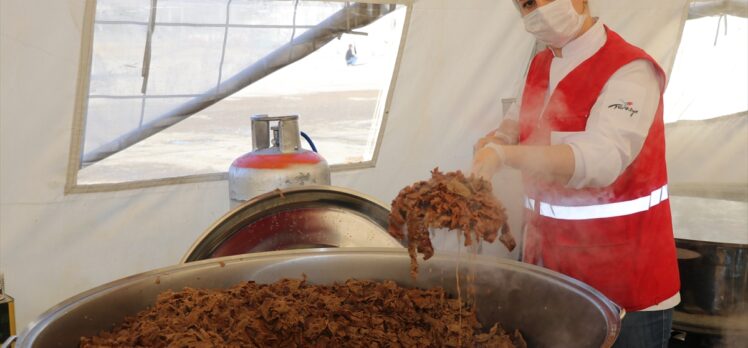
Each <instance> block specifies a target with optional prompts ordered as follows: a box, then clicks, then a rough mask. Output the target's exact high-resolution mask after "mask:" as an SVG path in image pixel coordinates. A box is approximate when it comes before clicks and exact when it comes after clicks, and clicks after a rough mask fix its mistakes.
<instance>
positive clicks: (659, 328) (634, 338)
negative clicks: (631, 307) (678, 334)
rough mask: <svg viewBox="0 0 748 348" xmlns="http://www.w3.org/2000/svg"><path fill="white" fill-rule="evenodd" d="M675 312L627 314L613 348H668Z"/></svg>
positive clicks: (670, 310)
mask: <svg viewBox="0 0 748 348" xmlns="http://www.w3.org/2000/svg"><path fill="white" fill-rule="evenodd" d="M672 326H673V310H672V309H668V310H664V311H647V312H632V313H626V316H625V317H623V322H622V323H621V334H620V335H619V336H618V339H617V340H616V343H615V344H613V348H666V347H667V346H668V341H669V340H670V329H671V328H672Z"/></svg>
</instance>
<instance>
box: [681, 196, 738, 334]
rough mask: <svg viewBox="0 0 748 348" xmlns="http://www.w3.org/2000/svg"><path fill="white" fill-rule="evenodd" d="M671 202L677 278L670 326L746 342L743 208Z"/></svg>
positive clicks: (708, 201) (704, 201) (692, 200)
mask: <svg viewBox="0 0 748 348" xmlns="http://www.w3.org/2000/svg"><path fill="white" fill-rule="evenodd" d="M671 199H672V205H673V223H674V231H675V237H676V239H675V244H676V246H677V248H678V267H679V269H680V277H681V303H680V304H679V305H678V306H677V307H676V308H675V313H674V314H673V328H674V329H676V330H681V331H685V332H689V333H696V334H706V335H713V336H723V337H744V339H745V340H748V230H747V229H746V226H748V221H747V217H748V204H746V202H745V201H742V200H728V199H715V198H711V197H690V196H688V197H687V196H671Z"/></svg>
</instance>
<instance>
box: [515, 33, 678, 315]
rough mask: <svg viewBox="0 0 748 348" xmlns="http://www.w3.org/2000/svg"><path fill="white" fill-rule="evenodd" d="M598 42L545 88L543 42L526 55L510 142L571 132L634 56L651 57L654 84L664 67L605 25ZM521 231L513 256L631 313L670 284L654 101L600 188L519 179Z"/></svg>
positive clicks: (670, 251)
mask: <svg viewBox="0 0 748 348" xmlns="http://www.w3.org/2000/svg"><path fill="white" fill-rule="evenodd" d="M605 29H606V32H607V41H606V43H605V45H604V46H603V47H602V48H601V49H600V50H599V51H598V52H597V53H595V54H594V55H593V56H592V57H590V58H589V59H587V60H586V61H585V62H583V63H582V64H580V65H579V66H578V67H576V68H575V69H574V70H573V71H572V72H570V73H569V74H568V75H567V76H566V77H565V78H564V79H563V80H561V81H560V82H559V84H558V86H557V87H556V89H555V90H554V92H553V94H552V95H551V96H550V98H549V101H548V105H547V107H546V108H545V111H543V113H542V115H541V110H543V103H544V100H545V95H546V93H547V91H548V79H549V75H550V67H551V60H552V59H553V54H552V52H551V51H550V50H545V51H543V52H540V53H539V54H538V55H537V56H535V58H534V59H533V61H532V64H531V65H530V70H529V72H528V76H527V82H526V85H525V90H524V94H523V98H522V108H521V110H520V119H519V123H520V143H521V144H527V145H549V144H550V139H551V132H553V131H558V132H581V131H584V130H585V127H586V124H587V117H588V116H589V114H590V110H591V109H592V106H593V105H594V103H595V102H596V101H597V98H598V96H599V95H600V92H601V91H602V88H603V86H604V85H605V83H606V82H607V81H608V80H609V79H610V77H611V75H613V74H614V73H615V72H616V71H617V70H618V69H620V68H621V67H623V66H624V65H626V64H628V63H630V62H632V61H634V60H637V59H644V60H647V61H649V62H651V63H652V64H653V65H654V66H655V67H656V70H657V73H658V74H659V77H660V81H661V82H662V83H661V89H662V90H663V91H664V81H665V74H664V72H663V71H662V69H661V68H660V67H659V66H658V65H657V63H656V62H655V61H654V60H653V59H652V58H651V57H650V56H649V55H647V54H646V53H645V52H644V51H643V50H641V49H639V48H637V47H634V46H632V45H631V44H629V43H627V42H626V41H624V40H623V39H622V38H621V37H620V36H619V35H618V34H616V33H615V32H613V31H611V30H609V29H608V28H605ZM525 191H526V194H527V198H526V200H525V203H526V207H527V208H528V209H526V210H525V211H526V215H527V216H526V221H527V223H528V225H527V233H526V235H525V247H524V250H523V259H524V260H525V261H526V262H531V263H535V264H539V263H541V262H542V265H543V266H544V267H547V268H550V269H552V270H555V271H558V272H561V273H564V274H566V275H569V276H571V277H573V278H576V279H579V280H581V281H583V282H585V283H587V284H589V285H591V286H592V287H594V288H596V289H597V290H599V291H600V292H602V293H603V294H605V295H606V296H607V297H608V298H610V299H611V300H613V301H614V302H616V303H617V304H619V305H620V306H622V307H623V308H625V309H626V310H627V311H636V310H640V309H644V308H647V307H649V306H652V305H655V304H657V303H659V302H662V301H663V300H666V299H668V298H670V297H671V296H673V295H675V294H676V292H677V291H678V290H679V288H680V281H679V279H678V264H677V259H676V254H675V241H674V238H673V227H672V221H671V217H670V201H669V200H668V194H667V170H666V167H665V133H664V123H663V118H662V95H660V104H659V107H658V109H657V113H656V115H655V118H654V122H653V124H652V126H651V128H650V130H649V134H648V135H647V138H646V140H645V141H644V146H643V147H642V150H641V152H640V153H639V155H638V156H637V157H636V158H635V159H634V161H633V162H632V163H631V165H629V166H628V167H627V168H626V169H625V170H624V171H623V173H622V174H621V175H620V176H619V177H618V178H617V179H616V180H615V182H613V183H612V184H611V185H610V186H607V187H603V188H590V189H580V190H577V189H569V188H566V187H563V186H561V185H555V184H548V183H544V182H539V181H535V180H533V179H532V178H530V177H528V176H526V177H525Z"/></svg>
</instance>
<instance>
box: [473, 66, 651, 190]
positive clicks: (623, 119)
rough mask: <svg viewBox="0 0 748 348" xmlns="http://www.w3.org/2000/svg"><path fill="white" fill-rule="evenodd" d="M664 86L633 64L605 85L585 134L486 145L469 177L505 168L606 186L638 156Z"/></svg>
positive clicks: (576, 184) (554, 179)
mask: <svg viewBox="0 0 748 348" xmlns="http://www.w3.org/2000/svg"><path fill="white" fill-rule="evenodd" d="M662 85H663V81H658V79H657V74H656V73H655V70H654V68H653V66H652V64H650V63H649V62H647V61H643V60H639V61H635V62H632V63H630V64H628V65H626V66H624V67H623V68H621V69H620V70H619V71H618V72H616V73H615V74H613V76H612V77H611V79H610V80H609V81H608V83H606V85H605V87H604V88H603V91H602V92H601V94H600V96H599V97H598V99H597V101H596V103H595V105H594V106H593V107H592V110H591V111H590V116H589V119H588V121H587V126H586V129H585V131H583V132H575V133H573V134H566V135H565V136H564V137H563V139H560V140H557V141H556V142H557V143H555V144H553V140H552V145H550V146H525V145H515V146H511V145H504V144H495V143H489V144H487V145H486V146H485V147H483V148H482V149H479V150H478V151H476V153H475V157H474V160H473V173H474V174H476V175H480V176H483V177H485V178H489V177H491V176H492V175H493V174H494V173H496V172H497V171H499V170H500V169H501V168H502V167H503V166H504V165H508V166H510V167H513V168H516V169H519V170H522V171H525V173H527V174H529V175H531V176H534V177H536V178H538V179H541V180H544V181H549V182H554V183H559V184H563V185H566V186H568V187H572V188H583V187H604V186H607V185H610V184H611V183H613V181H615V179H616V178H618V176H620V174H621V173H622V172H623V171H624V170H625V169H626V167H628V166H629V165H630V164H631V162H633V160H634V159H635V158H636V156H638V154H639V152H640V151H641V148H642V146H643V144H644V141H645V139H646V137H647V135H648V134H649V128H650V127H651V125H652V121H653V119H654V116H655V113H656V111H657V107H658V106H659V99H660V88H661V86H662ZM617 104H622V105H625V106H626V107H628V108H629V109H630V110H627V109H622V108H618V107H616V106H615V105H617Z"/></svg>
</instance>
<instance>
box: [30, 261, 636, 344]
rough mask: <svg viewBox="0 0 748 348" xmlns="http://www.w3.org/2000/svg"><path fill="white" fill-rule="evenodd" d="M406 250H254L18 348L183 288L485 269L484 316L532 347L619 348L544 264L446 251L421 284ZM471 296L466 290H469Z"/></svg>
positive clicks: (177, 276)
mask: <svg viewBox="0 0 748 348" xmlns="http://www.w3.org/2000/svg"><path fill="white" fill-rule="evenodd" d="M409 263H410V259H409V257H408V254H407V252H405V251H403V250H395V249H381V248H380V249H377V248H361V249H358V248H350V249H309V250H292V251H280V252H266V253H254V254H247V255H238V256H231V257H224V258H217V259H210V260H205V261H198V262H191V263H187V264H181V265H177V266H172V267H167V268H163V269H159V270H154V271H151V272H146V273H142V274H138V275H135V276H131V277H128V278H124V279H121V280H118V281H115V282H112V283H109V284H106V285H103V286H100V287H97V288H95V289H92V290H90V291H87V292H85V293H82V294H80V295H78V296H76V297H73V298H71V299H69V300H67V301H65V302H63V303H61V304H59V305H57V306H56V307H54V308H52V309H50V310H49V311H47V312H46V313H44V314H43V315H42V316H41V317H40V318H39V319H37V320H36V321H34V322H33V323H32V324H31V325H30V326H29V327H28V328H27V329H26V330H24V332H22V333H21V335H20V336H19V337H20V338H19V340H18V342H17V344H16V347H19V348H27V347H75V346H77V344H78V340H79V338H80V337H81V336H84V335H93V334H96V333H98V332H100V331H101V330H105V329H109V328H111V327H112V326H113V325H115V324H117V323H119V322H120V321H122V319H123V318H124V317H125V316H127V315H133V314H135V313H137V312H138V311H141V310H143V309H145V308H146V307H147V306H150V305H152V304H153V303H154V301H155V298H156V295H157V294H159V293H160V292H162V291H165V290H167V289H175V290H179V289H182V288H183V287H186V286H190V287H198V288H226V287H229V286H232V285H235V284H237V283H239V282H241V281H245V280H254V281H257V282H260V283H271V282H274V281H276V280H278V279H281V278H284V277H295V278H298V277H301V275H302V273H303V274H306V275H307V277H308V280H309V281H310V282H312V283H317V284H331V283H333V282H342V281H344V280H346V279H349V278H358V279H373V280H384V279H392V280H395V281H397V282H398V283H399V284H401V285H403V286H408V287H433V286H442V287H444V288H445V289H446V290H447V291H448V292H450V293H453V294H454V293H455V291H456V288H455V283H456V282H455V280H456V278H455V272H456V271H457V270H458V269H459V274H460V279H461V284H462V285H463V286H464V285H465V284H467V280H466V278H465V276H466V275H467V274H468V273H470V272H477V275H478V277H477V279H476V281H475V286H476V288H477V289H478V290H477V293H476V294H475V303H476V306H477V308H478V317H479V320H480V321H481V322H482V323H484V324H486V325H490V324H493V323H494V322H497V321H498V322H501V323H502V324H503V325H504V326H505V327H507V328H509V329H514V328H519V329H520V330H521V331H522V332H523V334H524V335H525V337H526V338H527V341H528V343H529V344H530V346H531V347H579V348H583V347H610V346H611V345H612V343H613V342H614V341H615V339H616V337H617V335H618V332H619V330H620V316H621V315H622V312H621V309H619V308H618V307H617V306H616V305H615V304H613V303H612V302H611V301H609V300H608V299H606V298H605V297H604V296H603V295H602V294H600V293H598V292H597V291H595V290H594V289H592V288H590V287H589V286H587V285H585V284H583V283H581V282H579V281H576V280H574V279H571V278H569V277H566V276H564V275H562V274H559V273H556V272H552V271H549V270H547V269H544V268H540V267H536V266H532V265H528V264H523V263H519V262H516V261H511V260H498V259H495V258H486V257H481V256H470V257H468V256H467V255H463V256H462V258H461V259H458V258H457V257H456V255H450V254H447V253H439V254H437V255H436V256H434V257H433V258H432V259H430V260H429V261H426V262H423V263H422V265H421V267H420V273H419V275H418V278H417V280H413V279H412V278H411V277H410V274H409ZM462 293H463V294H465V293H466V290H465V289H463V291H462Z"/></svg>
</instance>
